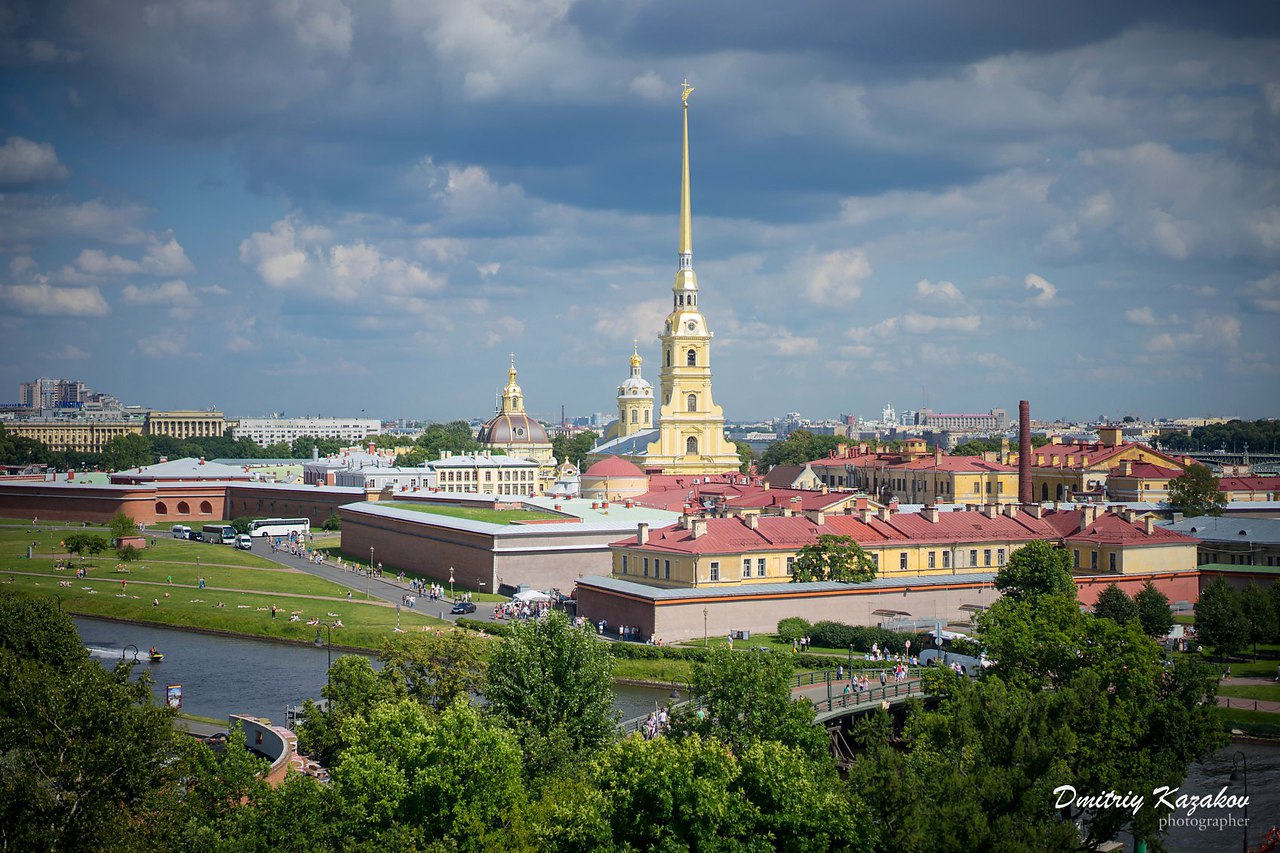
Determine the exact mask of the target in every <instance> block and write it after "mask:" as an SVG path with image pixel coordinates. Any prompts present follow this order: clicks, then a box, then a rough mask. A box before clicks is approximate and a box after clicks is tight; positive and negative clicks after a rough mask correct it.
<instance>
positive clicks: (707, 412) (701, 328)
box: [645, 81, 739, 474]
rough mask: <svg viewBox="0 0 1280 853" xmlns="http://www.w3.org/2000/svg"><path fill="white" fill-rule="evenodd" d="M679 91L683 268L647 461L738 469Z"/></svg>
mask: <svg viewBox="0 0 1280 853" xmlns="http://www.w3.org/2000/svg"><path fill="white" fill-rule="evenodd" d="M692 92H693V87H692V86H690V85H689V83H688V82H687V81H686V82H685V83H684V86H683V88H682V89H681V92H680V100H681V104H682V107H683V113H684V139H683V145H682V148H681V158H680V236H679V246H678V251H679V266H678V267H677V269H676V276H675V283H674V284H673V285H672V304H671V313H670V314H668V315H667V320H666V324H665V326H664V328H663V332H662V335H661V336H660V337H659V340H660V341H661V343H662V351H661V357H662V364H661V367H660V368H659V374H658V375H659V377H660V384H661V389H662V395H661V399H660V400H659V401H658V402H659V405H660V408H659V414H658V440H657V441H655V442H652V443H651V444H650V445H649V449H648V452H647V453H646V454H645V461H646V463H647V464H650V465H660V466H661V467H662V470H663V472H664V473H673V474H674V473H687V474H722V473H725V472H727V471H733V470H736V469H737V467H738V465H739V459H738V449H737V447H736V446H734V444H733V443H732V442H730V441H729V440H728V439H726V438H725V437H724V412H723V411H722V410H721V408H720V407H719V406H717V405H716V404H715V403H714V402H713V401H712V399H711V339H712V337H713V335H712V333H711V331H710V329H708V328H707V321H706V318H705V317H703V316H702V312H701V311H700V310H699V309H698V276H697V274H696V273H695V272H694V271H693V221H692V212H691V205H690V199H689V95H690V94H691V93H692Z"/></svg>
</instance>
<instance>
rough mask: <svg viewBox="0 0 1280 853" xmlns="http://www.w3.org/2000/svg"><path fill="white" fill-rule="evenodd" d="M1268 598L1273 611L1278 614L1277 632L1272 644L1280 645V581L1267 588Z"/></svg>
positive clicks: (1273, 636) (1273, 582)
mask: <svg viewBox="0 0 1280 853" xmlns="http://www.w3.org/2000/svg"><path fill="white" fill-rule="evenodd" d="M1267 598H1269V599H1271V611H1272V612H1273V613H1275V614H1276V630H1275V633H1274V634H1273V635H1272V638H1271V642H1273V643H1280V581H1272V582H1271V586H1270V587H1268V588H1267Z"/></svg>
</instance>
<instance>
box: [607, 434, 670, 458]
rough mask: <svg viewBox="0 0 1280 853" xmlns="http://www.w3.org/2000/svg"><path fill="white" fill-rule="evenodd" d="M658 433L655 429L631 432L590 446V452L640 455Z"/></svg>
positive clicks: (613, 454) (609, 454) (656, 438)
mask: <svg viewBox="0 0 1280 853" xmlns="http://www.w3.org/2000/svg"><path fill="white" fill-rule="evenodd" d="M658 435H659V433H658V430H656V429H645V430H641V431H640V432H633V433H631V435H627V436H623V437H622V438H615V439H613V440H612V441H607V442H605V443H604V444H598V445H596V446H595V447H593V448H591V453H592V454H593V455H600V456H641V455H644V454H645V453H646V452H647V451H648V450H649V445H650V443H652V442H654V441H657V440H658Z"/></svg>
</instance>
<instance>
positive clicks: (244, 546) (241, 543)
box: [236, 533, 253, 551]
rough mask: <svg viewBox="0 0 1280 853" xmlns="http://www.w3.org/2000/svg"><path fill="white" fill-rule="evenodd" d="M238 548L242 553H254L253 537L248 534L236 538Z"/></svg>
mask: <svg viewBox="0 0 1280 853" xmlns="http://www.w3.org/2000/svg"><path fill="white" fill-rule="evenodd" d="M236 547H237V548H239V549H240V550H241V551H252V550H253V537H252V536H250V535H249V534H248V533H241V534H240V535H239V536H237V537H236Z"/></svg>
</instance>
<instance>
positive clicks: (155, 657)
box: [147, 646, 164, 663]
mask: <svg viewBox="0 0 1280 853" xmlns="http://www.w3.org/2000/svg"><path fill="white" fill-rule="evenodd" d="M147 657H149V658H150V659H151V662H152V663H160V661H162V660H164V655H163V654H161V653H160V652H158V651H156V647H155V646H152V647H151V651H149V652H147Z"/></svg>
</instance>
